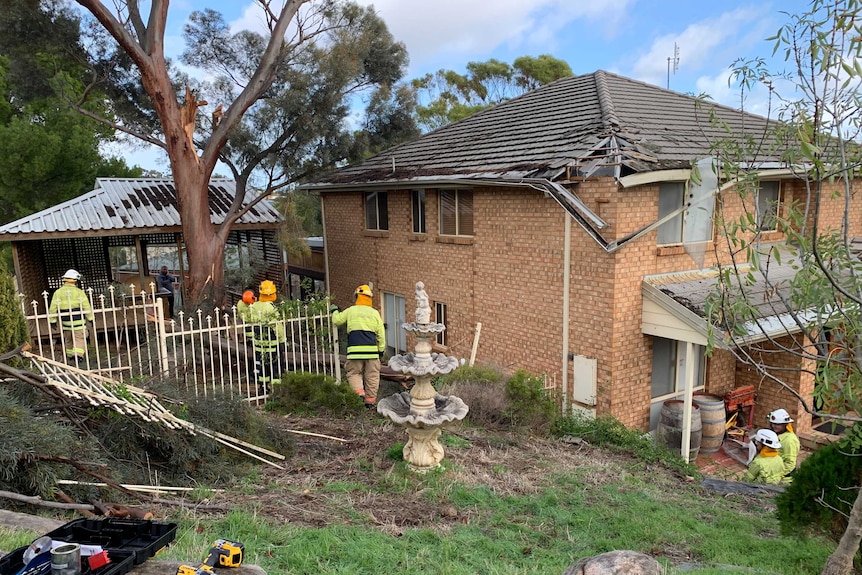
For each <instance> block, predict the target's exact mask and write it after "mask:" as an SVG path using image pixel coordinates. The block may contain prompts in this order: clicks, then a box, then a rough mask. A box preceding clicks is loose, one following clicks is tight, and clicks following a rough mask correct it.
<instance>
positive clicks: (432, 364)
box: [389, 353, 458, 376]
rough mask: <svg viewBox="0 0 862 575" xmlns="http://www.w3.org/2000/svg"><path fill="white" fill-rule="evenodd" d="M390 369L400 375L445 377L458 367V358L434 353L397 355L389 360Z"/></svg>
mask: <svg viewBox="0 0 862 575" xmlns="http://www.w3.org/2000/svg"><path fill="white" fill-rule="evenodd" d="M389 367H391V368H392V369H393V370H395V371H398V372H400V373H406V374H410V375H414V376H422V375H443V374H447V373H449V372H450V371H453V370H454V369H455V368H457V367H458V358H457V357H450V356H448V355H443V354H442V353H432V354H430V355H422V356H417V355H416V354H415V353H406V354H404V355H396V356H394V357H392V358H390V359H389Z"/></svg>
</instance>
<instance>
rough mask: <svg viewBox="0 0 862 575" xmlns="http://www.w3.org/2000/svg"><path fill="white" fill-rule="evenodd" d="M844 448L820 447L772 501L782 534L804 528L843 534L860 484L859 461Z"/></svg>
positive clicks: (861, 462) (861, 459) (841, 445)
mask: <svg viewBox="0 0 862 575" xmlns="http://www.w3.org/2000/svg"><path fill="white" fill-rule="evenodd" d="M857 426H858V424H857ZM846 447H849V446H846V445H845V444H844V443H843V442H842V443H831V444H829V445H826V446H824V447H821V448H820V449H818V450H817V451H815V452H814V453H812V454H811V455H810V456H809V457H807V458H806V459H805V461H803V462H802V464H801V465H800V466H799V469H797V470H796V473H795V474H794V475H793V482H792V483H791V484H790V485H788V486H787V488H786V489H785V491H784V493H782V494H780V495H779V496H778V497H777V498H776V501H775V502H776V505H777V507H778V518H779V520H780V521H781V529H782V531H783V532H785V533H792V532H797V531H799V530H800V529H804V528H807V527H817V528H820V529H825V530H827V531H830V532H831V534H832V535H836V536H840V535H841V533H843V532H844V528H845V527H846V526H847V519H846V516H847V515H849V513H850V509H851V508H852V507H853V501H854V500H855V499H856V493H857V489H858V487H859V484H860V481H862V457H860V454H859V452H858V451H857V452H856V453H852V452H848V451H845V448H846ZM821 501H822V502H821Z"/></svg>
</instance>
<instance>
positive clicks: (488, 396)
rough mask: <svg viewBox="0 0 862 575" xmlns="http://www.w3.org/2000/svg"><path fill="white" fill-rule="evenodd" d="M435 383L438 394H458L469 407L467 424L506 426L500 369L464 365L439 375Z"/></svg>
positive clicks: (505, 400) (507, 405) (489, 426)
mask: <svg viewBox="0 0 862 575" xmlns="http://www.w3.org/2000/svg"><path fill="white" fill-rule="evenodd" d="M434 383H435V387H436V388H437V391H438V392H439V393H441V394H443V395H455V396H458V397H460V398H461V399H462V400H463V401H464V403H466V404H467V405H468V406H469V407H470V411H469V412H468V413H467V421H469V422H470V423H472V424H474V425H477V426H480V427H487V428H500V427H505V426H507V425H508V421H507V418H506V411H507V410H508V409H509V400H508V398H507V397H506V374H505V373H503V370H501V369H499V368H497V367H494V366H487V365H478V366H473V367H469V366H465V367H460V368H458V369H456V370H455V371H453V372H451V373H448V374H446V375H443V376H441V377H439V378H438V379H437V380H436V381H435V382H434Z"/></svg>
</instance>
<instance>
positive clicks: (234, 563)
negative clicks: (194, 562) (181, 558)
mask: <svg viewBox="0 0 862 575" xmlns="http://www.w3.org/2000/svg"><path fill="white" fill-rule="evenodd" d="M244 553H245V546H244V545H243V544H242V543H239V542H237V541H230V540H228V539H217V540H216V541H215V542H214V543H213V546H212V547H211V548H210V552H209V553H208V554H207V558H206V559H204V562H203V564H201V565H200V566H199V567H191V566H190V565H180V566H179V568H177V575H212V573H214V572H213V567H239V566H240V565H242V558H243V555H244Z"/></svg>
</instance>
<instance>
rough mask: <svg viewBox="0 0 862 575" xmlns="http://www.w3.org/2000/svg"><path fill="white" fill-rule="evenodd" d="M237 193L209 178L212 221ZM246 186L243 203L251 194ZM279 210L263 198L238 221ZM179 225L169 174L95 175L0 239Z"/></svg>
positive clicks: (262, 221) (267, 222)
mask: <svg viewBox="0 0 862 575" xmlns="http://www.w3.org/2000/svg"><path fill="white" fill-rule="evenodd" d="M235 195H236V183H235V182H234V181H233V180H213V181H211V182H210V184H209V197H210V213H211V215H212V221H213V223H214V224H218V223H221V222H223V221H224V217H225V214H226V213H227V210H228V209H229V208H230V204H231V202H232V201H233V198H234V196H235ZM255 197H256V196H255V194H254V192H251V191H247V192H246V195H245V201H244V204H248V203H249V202H251V201H253V200H254V199H255ZM279 222H281V216H280V215H279V213H278V211H277V210H276V209H275V208H274V207H273V205H272V202H270V201H268V200H261V201H260V202H258V203H257V204H256V205H255V206H254V207H253V208H251V209H250V210H249V211H248V212H247V213H245V214H244V215H243V216H242V217H241V218H240V219H239V221H238V222H237V225H240V226H241V225H243V224H246V225H252V226H255V225H257V226H263V227H272V226H274V225H277V224H278V223H279ZM179 227H180V214H179V211H177V196H176V189H175V188H174V182H173V180H172V179H155V178H152V179H151V178H145V179H134V178H99V179H97V180H96V189H94V190H93V191H91V192H87V193H86V194H84V195H82V196H79V197H77V198H74V199H72V200H69V201H67V202H63V203H62V204H58V205H56V206H54V207H51V208H47V209H45V210H42V211H41V212H38V213H35V214H31V215H29V216H26V217H23V218H21V219H19V220H16V221H14V222H11V223H9V224H6V225H4V226H0V239H2V240H12V239H22V238H23V237H24V236H27V235H32V234H47V233H63V234H64V235H76V234H82V233H84V234H91V233H92V232H109V233H110V232H112V231H114V232H116V231H120V232H122V231H128V232H132V231H134V232H135V233H137V234H140V233H146V232H147V230H159V231H165V230H167V229H170V228H179Z"/></svg>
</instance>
